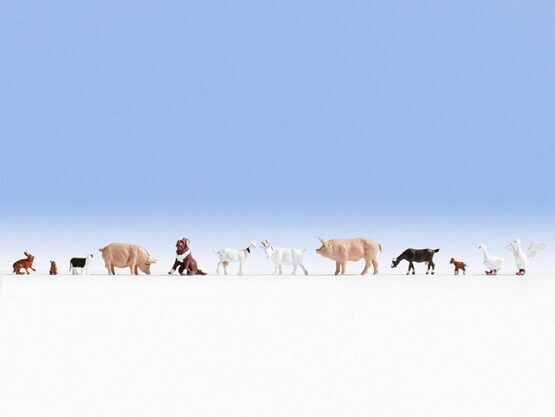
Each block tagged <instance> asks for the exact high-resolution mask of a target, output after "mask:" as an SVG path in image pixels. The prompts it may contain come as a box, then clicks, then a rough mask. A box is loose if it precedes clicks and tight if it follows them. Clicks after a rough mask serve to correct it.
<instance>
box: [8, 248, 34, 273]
mask: <svg viewBox="0 0 555 417" xmlns="http://www.w3.org/2000/svg"><path fill="white" fill-rule="evenodd" d="M23 254H24V255H25V256H26V257H27V259H20V260H19V261H16V262H15V263H14V264H13V272H15V273H16V274H17V275H23V272H21V270H22V269H24V270H25V272H27V275H29V268H31V269H32V270H33V271H36V269H35V268H33V261H34V260H35V257H34V256H33V255H31V254H30V253H29V252H28V251H25V252H23Z"/></svg>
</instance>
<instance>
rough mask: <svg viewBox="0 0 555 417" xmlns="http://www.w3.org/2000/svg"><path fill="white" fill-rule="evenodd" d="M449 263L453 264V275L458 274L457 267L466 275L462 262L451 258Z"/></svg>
mask: <svg viewBox="0 0 555 417" xmlns="http://www.w3.org/2000/svg"><path fill="white" fill-rule="evenodd" d="M449 263H450V264H453V265H455V275H459V269H462V271H463V274H464V275H466V264H465V263H464V262H460V261H456V260H455V258H451V260H450V261H449Z"/></svg>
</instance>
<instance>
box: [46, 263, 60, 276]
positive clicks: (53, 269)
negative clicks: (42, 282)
mask: <svg viewBox="0 0 555 417" xmlns="http://www.w3.org/2000/svg"><path fill="white" fill-rule="evenodd" d="M48 274H49V275H58V267H57V266H56V262H55V261H50V272H49V273H48Z"/></svg>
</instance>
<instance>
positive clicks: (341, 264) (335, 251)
mask: <svg viewBox="0 0 555 417" xmlns="http://www.w3.org/2000/svg"><path fill="white" fill-rule="evenodd" d="M318 239H319V240H320V242H322V247H321V248H319V249H316V253H317V254H318V255H322V256H324V257H326V258H330V259H333V260H334V261H335V275H339V274H341V275H343V274H344V273H345V267H346V266H347V261H358V260H360V259H363V258H364V261H365V264H364V269H363V271H362V274H361V275H366V273H367V272H368V268H370V263H371V264H372V266H373V267H374V275H376V274H377V273H378V261H377V256H378V252H381V251H382V245H380V244H379V243H378V242H376V241H375V240H370V239H365V238H362V237H359V238H355V239H332V240H324V239H322V238H321V237H319V238H318Z"/></svg>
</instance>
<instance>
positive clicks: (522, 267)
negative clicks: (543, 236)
mask: <svg viewBox="0 0 555 417" xmlns="http://www.w3.org/2000/svg"><path fill="white" fill-rule="evenodd" d="M546 246H547V245H546V244H545V243H540V242H532V243H530V246H528V249H527V250H526V251H523V250H522V247H521V244H520V240H519V239H516V240H513V241H512V242H511V243H509V244H508V245H507V246H505V249H507V250H508V251H509V252H512V254H513V255H514V257H515V264H516V267H517V268H518V272H517V273H516V274H517V275H524V274H526V268H527V267H528V258H533V257H535V256H536V253H537V252H538V251H540V250H542V249H545V248H546Z"/></svg>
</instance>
